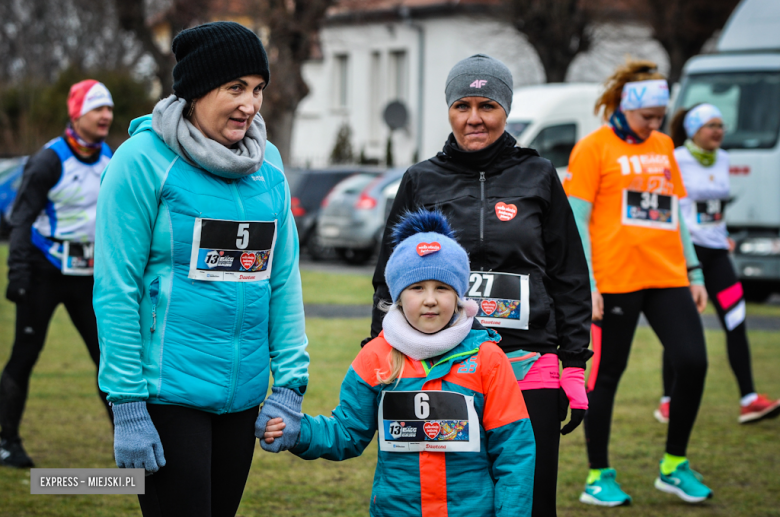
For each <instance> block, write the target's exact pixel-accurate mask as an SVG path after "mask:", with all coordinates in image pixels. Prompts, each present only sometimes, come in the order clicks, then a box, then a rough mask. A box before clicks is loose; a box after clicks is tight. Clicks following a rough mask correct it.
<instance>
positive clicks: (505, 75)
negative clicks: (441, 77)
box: [444, 54, 513, 115]
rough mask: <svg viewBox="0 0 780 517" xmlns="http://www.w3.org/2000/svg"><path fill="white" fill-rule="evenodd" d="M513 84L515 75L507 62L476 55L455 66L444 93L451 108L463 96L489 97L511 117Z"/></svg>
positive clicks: (448, 77)
mask: <svg viewBox="0 0 780 517" xmlns="http://www.w3.org/2000/svg"><path fill="white" fill-rule="evenodd" d="M512 85H513V82H512V73H511V72H510V71H509V68H507V67H506V65H505V64H504V63H502V62H501V61H499V60H498V59H493V58H492V57H490V56H486V55H484V54H475V55H473V56H471V57H467V58H466V59H463V60H461V61H458V63H457V64H456V65H455V66H453V67H452V70H450V73H449V75H448V76H447V85H446V86H445V88H444V93H445V95H446V96H447V106H448V107H450V106H452V105H453V104H454V103H455V101H457V100H460V99H462V98H463V97H485V98H488V99H490V100H493V101H496V102H497V103H498V104H500V105H501V107H502V108H504V111H505V112H506V114H507V115H509V111H510V110H511V109H512V88H513V86H512Z"/></svg>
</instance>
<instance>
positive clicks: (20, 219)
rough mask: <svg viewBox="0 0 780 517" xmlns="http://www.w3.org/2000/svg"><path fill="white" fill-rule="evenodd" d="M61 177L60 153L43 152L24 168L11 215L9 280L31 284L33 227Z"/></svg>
mask: <svg viewBox="0 0 780 517" xmlns="http://www.w3.org/2000/svg"><path fill="white" fill-rule="evenodd" d="M61 176H62V164H61V163H60V158H59V157H58V156H57V153H55V152H54V151H52V150H51V149H43V150H41V151H40V152H38V154H36V155H35V156H33V157H31V158H30V159H29V160H28V161H27V164H26V165H25V167H24V173H23V174H22V184H21V186H20V187H19V192H17V194H16V199H15V200H14V206H13V211H12V212H11V220H10V221H9V223H10V225H11V235H10V237H9V239H8V241H9V248H10V249H9V253H8V281H9V283H16V284H17V285H18V284H21V285H25V286H26V285H29V282H30V274H31V268H30V261H31V260H32V257H33V255H34V254H35V253H37V251H36V248H35V246H34V245H33V243H32V240H31V231H32V225H33V223H34V222H35V219H36V218H37V217H38V215H39V214H40V213H41V211H42V210H43V209H44V208H45V207H46V202H47V201H48V199H49V191H50V190H51V189H52V188H54V186H55V185H56V184H57V182H58V181H59V180H60V177H61Z"/></svg>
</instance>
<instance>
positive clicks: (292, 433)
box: [255, 387, 303, 452]
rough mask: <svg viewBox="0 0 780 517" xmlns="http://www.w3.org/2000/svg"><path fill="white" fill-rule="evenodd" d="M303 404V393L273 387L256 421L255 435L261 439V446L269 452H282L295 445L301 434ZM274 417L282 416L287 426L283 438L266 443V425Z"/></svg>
mask: <svg viewBox="0 0 780 517" xmlns="http://www.w3.org/2000/svg"><path fill="white" fill-rule="evenodd" d="M301 404H303V395H299V394H298V393H296V392H295V391H293V390H291V389H287V388H277V387H274V388H272V389H271V396H270V397H268V398H267V399H265V404H263V409H262V410H261V411H260V415H258V417H257V421H255V436H257V437H258V438H259V439H260V447H262V448H263V449H264V450H266V451H268V452H281V451H286V450H288V449H292V448H293V447H294V446H295V443H296V442H297V441H298V435H299V434H301V419H302V418H303V413H301ZM272 418H282V419H283V420H284V425H285V428H284V431H282V432H283V434H282V436H281V438H277V439H275V440H274V443H266V442H265V440H264V439H263V435H264V434H265V426H266V424H267V423H268V421H269V420H271V419H272Z"/></svg>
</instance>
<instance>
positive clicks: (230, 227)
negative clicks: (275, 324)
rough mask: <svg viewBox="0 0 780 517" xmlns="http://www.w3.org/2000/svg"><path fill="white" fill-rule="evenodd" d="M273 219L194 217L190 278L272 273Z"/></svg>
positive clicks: (238, 278)
mask: <svg viewBox="0 0 780 517" xmlns="http://www.w3.org/2000/svg"><path fill="white" fill-rule="evenodd" d="M275 244H276V221H275V220H274V221H223V220H219V219H201V218H197V219H195V228H194V230H193V235H192V253H191V255H190V273H189V275H188V276H189V278H193V279H195V280H207V281H211V282H258V281H260V280H267V279H268V278H270V277H271V266H272V263H273V254H274V246H275Z"/></svg>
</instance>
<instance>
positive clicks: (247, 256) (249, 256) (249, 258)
mask: <svg viewBox="0 0 780 517" xmlns="http://www.w3.org/2000/svg"><path fill="white" fill-rule="evenodd" d="M254 264H255V254H254V253H242V254H241V265H242V266H244V269H246V270H247V271H249V270H251V269H252V266H253V265H254Z"/></svg>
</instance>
